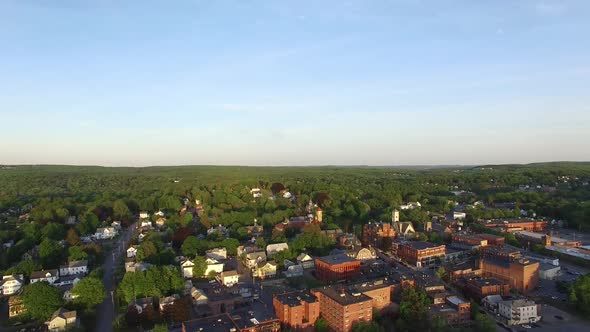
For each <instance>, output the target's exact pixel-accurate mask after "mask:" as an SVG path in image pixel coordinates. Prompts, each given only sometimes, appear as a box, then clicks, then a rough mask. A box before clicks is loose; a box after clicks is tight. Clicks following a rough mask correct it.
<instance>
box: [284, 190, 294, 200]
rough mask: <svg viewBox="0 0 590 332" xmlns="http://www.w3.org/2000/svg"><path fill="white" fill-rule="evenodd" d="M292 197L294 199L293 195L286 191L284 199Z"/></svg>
mask: <svg viewBox="0 0 590 332" xmlns="http://www.w3.org/2000/svg"><path fill="white" fill-rule="evenodd" d="M291 197H293V194H291V193H290V192H288V191H285V192H284V193H283V198H286V199H290V198H291Z"/></svg>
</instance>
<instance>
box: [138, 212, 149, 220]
mask: <svg viewBox="0 0 590 332" xmlns="http://www.w3.org/2000/svg"><path fill="white" fill-rule="evenodd" d="M149 217H150V214H149V213H147V212H146V211H141V212H139V219H147V218H149Z"/></svg>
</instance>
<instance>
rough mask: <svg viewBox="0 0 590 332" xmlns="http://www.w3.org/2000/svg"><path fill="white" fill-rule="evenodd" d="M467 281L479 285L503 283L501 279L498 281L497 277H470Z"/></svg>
mask: <svg viewBox="0 0 590 332" xmlns="http://www.w3.org/2000/svg"><path fill="white" fill-rule="evenodd" d="M469 282H471V283H473V284H475V285H477V286H479V287H484V286H501V285H504V283H503V282H502V281H500V280H498V279H493V278H486V279H471V280H470V281H469Z"/></svg>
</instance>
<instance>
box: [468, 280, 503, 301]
mask: <svg viewBox="0 0 590 332" xmlns="http://www.w3.org/2000/svg"><path fill="white" fill-rule="evenodd" d="M465 291H466V292H467V293H468V294H469V295H471V296H473V297H474V298H476V299H479V300H481V299H483V298H484V297H486V296H488V295H502V296H506V295H508V294H509V293H510V285H508V284H507V283H506V282H504V281H501V280H498V279H493V278H485V279H481V278H473V279H470V280H468V281H467V282H466V285H465Z"/></svg>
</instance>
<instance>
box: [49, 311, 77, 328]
mask: <svg viewBox="0 0 590 332" xmlns="http://www.w3.org/2000/svg"><path fill="white" fill-rule="evenodd" d="M45 324H47V329H48V330H49V331H50V332H60V331H65V330H66V329H68V328H71V327H73V326H78V325H79V321H78V316H77V314H76V311H67V310H66V309H64V308H59V309H57V311H56V312H54V313H53V315H51V318H50V319H49V320H48V321H47V322H46V323H45Z"/></svg>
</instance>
